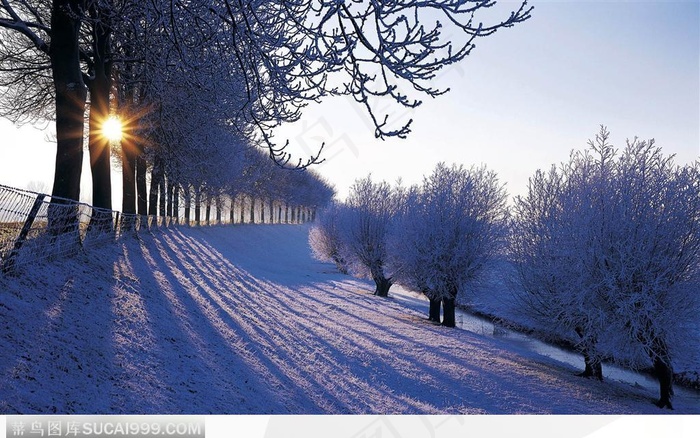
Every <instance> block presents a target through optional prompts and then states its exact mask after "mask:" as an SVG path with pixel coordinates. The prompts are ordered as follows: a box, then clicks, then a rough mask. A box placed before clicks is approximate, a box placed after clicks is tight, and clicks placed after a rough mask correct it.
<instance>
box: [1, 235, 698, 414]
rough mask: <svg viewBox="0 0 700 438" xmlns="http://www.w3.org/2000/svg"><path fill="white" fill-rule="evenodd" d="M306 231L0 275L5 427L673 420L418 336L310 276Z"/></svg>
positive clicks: (492, 354)
mask: <svg viewBox="0 0 700 438" xmlns="http://www.w3.org/2000/svg"><path fill="white" fill-rule="evenodd" d="M307 233H308V227H307V226H292V225H254V226H250V225H247V226H235V227H231V226H226V227H224V226H222V227H211V228H195V229H185V228H180V229H177V230H172V231H167V232H157V233H156V234H154V235H148V234H145V233H144V234H143V235H141V236H140V237H139V238H138V239H125V241H122V242H120V243H118V244H115V245H111V246H110V245H106V246H102V247H100V248H98V249H92V250H88V251H87V252H86V253H84V254H80V255H78V256H77V257H75V258H72V259H68V260H60V261H55V262H53V263H52V264H50V265H49V264H47V265H39V266H35V267H32V268H31V269H27V270H26V271H25V272H24V274H23V275H22V276H21V277H19V278H4V277H0V290H1V291H2V293H1V294H0V373H2V375H1V376H0V413H3V414H12V413H45V414H52V413H62V414H63V413H88V414H95V413H114V414H117V413H144V414H145V413H159V414H163V413H173V414H174V413H193V414H199V413H214V414H258V413H273V414H321V413H396V414H402V413H469V414H472V413H489V414H515V413H570V414H579V413H586V414H621V413H628V414H636V413H640V414H641V413H644V414H656V413H667V412H669V411H662V410H660V409H658V408H656V407H655V406H654V405H653V402H654V401H655V400H656V398H657V394H656V393H655V392H653V391H650V390H648V389H644V388H639V387H634V386H631V385H626V384H623V383H619V382H603V383H601V382H597V381H592V380H586V379H582V378H579V377H575V376H574V374H575V373H576V372H578V371H580V370H577V369H575V368H574V367H567V366H566V365H562V364H561V363H559V362H556V361H554V360H552V359H549V358H546V357H543V356H539V355H537V354H535V353H531V352H528V351H527V350H525V349H520V348H518V347H517V346H512V345H510V344H508V343H506V342H504V341H501V340H499V339H492V338H488V337H484V336H480V335H478V334H472V333H470V332H467V331H464V330H459V329H448V328H444V327H441V326H436V325H433V324H430V323H428V322H427V320H426V319H425V316H426V315H427V302H425V301H422V300H420V299H417V298H413V297H412V296H409V295H402V296H399V297H394V298H389V299H381V298H377V297H375V296H373V295H372V292H373V290H374V285H373V284H370V282H365V281H361V280H356V279H353V278H351V277H348V276H343V275H340V274H338V273H337V272H336V271H335V268H334V267H333V266H332V265H329V264H323V263H319V262H316V261H314V260H313V259H312V258H311V255H310V250H309V248H308V243H307ZM694 400H697V399H694ZM674 405H675V407H676V410H675V411H673V412H675V413H696V414H697V413H700V405H698V403H697V402H696V401H693V399H687V398H685V399H684V398H682V397H678V398H677V399H676V400H675V403H674Z"/></svg>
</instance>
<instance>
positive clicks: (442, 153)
mask: <svg viewBox="0 0 700 438" xmlns="http://www.w3.org/2000/svg"><path fill="white" fill-rule="evenodd" d="M500 3H503V4H504V5H505V6H508V5H511V7H512V8H515V7H517V3H515V2H510V1H503V2H500ZM529 3H530V4H531V5H533V6H534V7H535V9H534V11H533V12H532V18H531V19H530V20H528V21H526V22H524V23H521V24H519V25H517V26H515V27H513V28H510V29H503V30H501V31H499V32H498V33H496V34H495V35H493V36H490V37H487V38H484V39H480V40H479V41H478V42H477V47H476V49H475V50H474V51H473V52H472V54H471V55H470V56H468V57H467V58H466V59H465V60H463V61H462V62H461V63H459V64H457V65H453V66H450V67H449V68H447V69H445V70H444V71H442V72H441V73H440V74H439V76H438V78H437V79H436V82H435V84H436V86H438V87H441V88H447V87H449V88H450V91H449V92H448V93H447V94H446V95H443V96H440V97H438V98H435V99H433V98H425V100H424V102H423V104H422V105H421V106H420V107H418V108H416V109H414V110H406V109H404V108H399V107H387V108H386V112H387V113H388V114H389V115H390V118H391V119H392V120H407V119H409V118H412V119H413V124H412V128H413V132H412V133H411V134H410V135H409V137H408V138H407V139H403V140H402V139H389V140H378V139H375V138H374V129H373V127H372V125H371V123H370V121H369V118H368V116H367V115H366V114H365V112H364V109H362V108H361V107H359V106H357V105H356V104H354V102H353V101H352V98H345V97H338V98H332V99H327V100H325V101H323V102H322V103H321V104H317V105H313V106H309V107H307V108H306V110H305V112H304V116H303V117H302V119H301V120H300V121H299V122H297V123H294V124H290V125H285V126H283V127H281V128H279V129H278V130H277V132H276V137H277V140H278V141H279V142H280V143H282V142H284V140H285V139H289V140H290V142H291V144H292V146H291V147H290V152H292V153H293V154H294V156H295V159H296V157H300V158H305V157H306V156H307V155H308V154H309V153H311V152H315V151H316V150H317V149H318V147H319V146H320V144H321V143H322V142H325V149H324V152H323V157H324V158H325V162H324V163H322V164H320V165H318V166H316V169H317V170H318V172H319V173H320V174H321V175H323V176H324V177H325V178H326V179H327V180H328V181H329V182H331V183H332V184H333V185H334V186H335V187H336V189H337V191H338V197H339V198H340V199H343V198H344V197H345V196H346V195H347V192H348V189H349V187H350V186H351V184H352V183H353V181H354V180H355V179H357V178H361V177H364V176H366V175H367V174H369V173H371V174H372V176H373V178H375V179H377V180H387V181H390V182H393V181H396V180H397V179H398V178H401V179H402V180H403V181H404V183H405V184H412V183H417V182H420V180H421V179H422V177H423V175H427V174H429V173H430V172H431V171H432V169H433V168H434V166H435V164H437V163H438V162H440V161H444V162H446V163H448V164H451V163H457V164H464V165H465V166H471V165H481V164H484V165H486V167H488V168H489V169H492V170H494V171H496V172H497V173H498V175H499V178H500V180H501V181H502V182H503V183H505V184H506V188H507V190H508V192H509V193H510V194H511V195H522V194H524V193H525V192H526V190H527V180H528V178H529V177H530V176H531V175H532V174H533V173H534V172H535V171H536V170H537V169H539V168H548V167H549V166H550V165H552V164H554V163H560V162H562V161H564V160H567V159H568V156H569V153H570V151H571V150H573V149H581V148H585V147H586V143H587V140H588V139H591V138H594V137H595V134H596V133H597V132H598V131H599V127H600V125H601V124H602V125H606V126H607V127H608V129H609V131H610V132H611V134H612V135H611V140H612V143H613V144H614V145H616V146H618V147H623V146H624V144H625V141H626V139H628V138H633V137H635V136H637V137H639V138H641V139H650V138H654V139H655V140H656V143H657V145H659V146H661V147H662V148H663V150H664V151H665V152H666V153H668V154H675V155H676V163H677V164H685V163H689V162H692V161H693V160H696V159H698V157H699V156H700V0H687V1H675V2H673V1H551V0H550V1H536V0H535V1H531V2H529ZM46 137H47V134H46V132H43V131H40V130H38V129H35V128H33V127H31V126H24V127H22V128H21V129H17V128H15V127H13V126H12V125H11V124H10V123H9V122H7V121H5V120H0V184H6V185H13V186H18V187H26V186H27V185H28V184H30V183H32V182H40V184H44V185H45V186H48V187H50V186H51V181H52V178H53V165H54V158H55V157H54V154H55V146H54V145H53V144H51V143H50V142H47V141H46ZM89 179H90V175H89V172H84V173H83V187H84V190H83V192H84V193H85V195H84V196H82V197H83V198H84V199H85V200H88V199H89V198H88V196H89V193H87V192H88V191H89V189H88V187H89V185H90V183H89ZM114 180H115V181H120V179H119V178H118V176H117V175H116V174H115V179H114ZM34 184H35V185H36V183H34ZM114 185H115V187H114V191H115V203H114V204H115V205H116V206H118V205H120V202H118V201H117V200H118V199H121V193H120V191H121V190H120V187H118V186H119V184H114Z"/></svg>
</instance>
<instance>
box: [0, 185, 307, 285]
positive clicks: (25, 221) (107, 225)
mask: <svg viewBox="0 0 700 438" xmlns="http://www.w3.org/2000/svg"><path fill="white" fill-rule="evenodd" d="M223 204H224V203H223V202H219V203H215V205H212V203H210V204H209V205H208V206H207V208H206V209H205V211H206V213H205V215H203V216H205V218H204V220H199V219H200V218H199V217H197V218H196V220H195V221H187V220H186V219H185V216H183V214H182V213H183V212H184V211H185V210H188V209H189V208H190V207H191V206H189V205H185V203H184V202H182V203H180V211H176V212H174V216H143V215H130V214H122V213H121V212H118V211H113V210H104V209H99V208H96V207H93V206H91V205H89V204H85V203H81V202H76V201H72V200H68V199H62V198H57V197H52V196H50V195H45V194H41V193H36V192H31V191H28V190H22V189H17V188H13V187H8V186H4V185H1V184H0V273H1V274H11V273H13V272H16V271H17V269H18V268H19V267H20V266H22V265H27V264H29V263H33V262H37V261H42V260H51V259H56V258H60V257H66V256H69V255H72V254H75V253H76V252H77V250H79V249H80V248H85V247H90V246H95V245H98V244H101V243H105V242H115V241H117V240H119V239H121V238H123V237H125V236H128V235H135V234H137V233H139V232H143V231H149V230H153V229H159V228H164V227H172V226H176V225H192V224H196V225H218V224H232V223H235V220H236V218H237V217H239V216H240V217H241V218H240V221H243V220H244V219H243V214H242V212H243V211H244V210H246V213H247V212H248V211H247V210H249V209H251V210H255V206H256V202H255V200H254V199H251V200H250V202H249V203H248V204H247V205H248V206H246V205H245V203H243V202H241V205H240V208H239V210H240V212H241V214H240V215H239V214H237V213H236V214H234V213H235V208H236V204H235V202H233V200H230V202H229V203H227V204H226V207H224V205H223ZM259 205H260V208H261V209H263V210H261V212H262V211H264V209H265V208H266V207H265V203H262V202H261V203H259ZM217 206H218V207H217ZM212 208H213V210H214V211H213V212H212V211H211V209H212ZM269 209H270V212H269V214H268V221H271V222H274V217H275V215H273V214H272V206H270V208H269ZM193 210H194V208H193ZM224 210H225V211H224ZM188 213H189V211H188ZM210 213H211V216H210ZM197 216H199V214H198V215H197ZM260 216H262V217H263V222H264V217H265V216H264V214H262V213H259V214H258V215H257V217H260ZM187 217H189V214H188V215H187ZM211 217H214V218H215V219H214V220H211ZM255 217H256V216H255V214H253V213H251V221H252V222H255ZM311 217H312V216H311V214H304V215H300V214H297V215H296V218H297V219H296V220H294V221H293V222H297V223H298V222H303V220H302V218H304V220H305V219H310V218H311ZM281 218H282V216H281V210H280V214H279V216H278V222H281ZM240 221H239V223H240ZM190 222H191V223H190ZM286 222H287V223H289V221H286ZM1 274H0V275H1Z"/></svg>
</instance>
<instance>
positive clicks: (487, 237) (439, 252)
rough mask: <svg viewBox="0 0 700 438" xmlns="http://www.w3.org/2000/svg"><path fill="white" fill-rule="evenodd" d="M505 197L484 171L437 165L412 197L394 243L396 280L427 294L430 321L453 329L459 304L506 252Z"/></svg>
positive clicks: (412, 192) (398, 221) (393, 237)
mask: <svg viewBox="0 0 700 438" xmlns="http://www.w3.org/2000/svg"><path fill="white" fill-rule="evenodd" d="M506 215H507V209H506V192H505V190H504V188H503V186H502V185H500V184H499V182H498V179H497V177H496V174H495V173H494V172H491V171H488V170H487V169H486V168H485V167H472V168H469V169H466V168H464V167H463V166H456V165H452V166H450V167H448V166H446V165H445V164H444V163H439V164H438V165H437V166H436V168H435V170H434V171H433V173H432V174H431V175H430V176H429V177H426V178H424V180H423V184H422V186H421V187H420V188H416V189H414V190H412V191H409V192H408V194H407V196H406V206H405V208H404V209H403V212H402V214H401V215H400V216H399V219H398V220H397V222H396V227H395V229H394V232H393V233H392V238H391V239H390V242H391V245H390V248H391V258H390V260H391V264H392V266H393V269H392V271H393V272H395V274H394V277H395V278H396V280H397V281H398V282H400V283H401V284H403V285H405V286H407V287H409V288H411V289H414V290H418V291H420V292H422V293H424V294H425V295H426V296H427V297H428V298H429V299H430V302H431V306H430V315H429V319H431V320H433V321H436V322H439V321H440V302H442V304H443V309H444V315H443V322H442V323H443V325H445V326H448V327H454V326H455V300H456V298H457V294H458V293H459V291H460V290H463V289H464V288H465V287H467V286H468V285H469V283H470V282H472V281H474V280H475V279H477V278H478V277H479V275H480V274H481V273H482V272H483V269H484V267H485V266H486V264H487V262H488V261H489V260H491V259H492V258H493V257H494V256H495V255H497V254H498V253H500V252H502V249H503V247H504V241H505V239H504V238H505V229H506V227H505V223H506Z"/></svg>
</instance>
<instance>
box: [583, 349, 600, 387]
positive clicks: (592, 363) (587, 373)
mask: <svg viewBox="0 0 700 438" xmlns="http://www.w3.org/2000/svg"><path fill="white" fill-rule="evenodd" d="M583 363H584V364H585V369H584V370H583V372H582V373H579V374H577V375H578V376H580V377H590V378H594V379H598V380H603V364H602V363H601V362H600V360H599V359H597V358H596V357H595V355H592V354H590V353H589V350H588V349H585V350H584V351H583Z"/></svg>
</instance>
